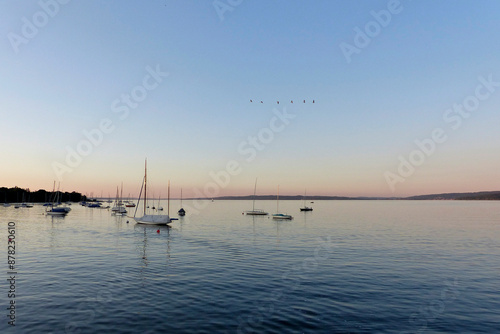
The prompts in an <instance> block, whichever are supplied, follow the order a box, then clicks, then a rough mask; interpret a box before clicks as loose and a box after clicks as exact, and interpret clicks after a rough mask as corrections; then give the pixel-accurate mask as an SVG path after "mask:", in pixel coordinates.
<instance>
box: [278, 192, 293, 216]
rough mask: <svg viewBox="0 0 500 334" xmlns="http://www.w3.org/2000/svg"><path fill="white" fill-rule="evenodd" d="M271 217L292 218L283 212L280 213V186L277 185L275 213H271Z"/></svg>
mask: <svg viewBox="0 0 500 334" xmlns="http://www.w3.org/2000/svg"><path fill="white" fill-rule="evenodd" d="M273 219H276V220H292V219H293V217H292V216H290V215H287V214H285V213H280V186H279V185H278V196H277V198H276V213H275V214H273Z"/></svg>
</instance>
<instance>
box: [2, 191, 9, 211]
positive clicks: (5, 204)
mask: <svg viewBox="0 0 500 334" xmlns="http://www.w3.org/2000/svg"><path fill="white" fill-rule="evenodd" d="M3 206H4V207H6V208H7V207H9V206H10V203H7V192H5V203H3Z"/></svg>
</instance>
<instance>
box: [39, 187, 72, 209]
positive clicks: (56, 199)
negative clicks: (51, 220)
mask: <svg viewBox="0 0 500 334" xmlns="http://www.w3.org/2000/svg"><path fill="white" fill-rule="evenodd" d="M55 188H56V181H54V187H53V189H52V193H53V194H54V198H53V200H52V204H50V209H49V207H47V208H46V209H45V213H46V214H47V215H49V216H66V215H67V214H68V212H70V211H71V208H68V207H66V206H63V207H57V206H58V205H59V204H58V203H59V201H60V198H59V196H60V193H59V186H57V192H54V190H55Z"/></svg>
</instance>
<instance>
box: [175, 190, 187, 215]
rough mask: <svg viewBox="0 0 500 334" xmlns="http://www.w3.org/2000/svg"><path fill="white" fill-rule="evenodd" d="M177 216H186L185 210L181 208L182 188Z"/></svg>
mask: <svg viewBox="0 0 500 334" xmlns="http://www.w3.org/2000/svg"><path fill="white" fill-rule="evenodd" d="M177 214H178V215H179V216H181V217H182V216H185V215H186V210H184V208H183V207H182V188H181V208H180V209H179V211H177Z"/></svg>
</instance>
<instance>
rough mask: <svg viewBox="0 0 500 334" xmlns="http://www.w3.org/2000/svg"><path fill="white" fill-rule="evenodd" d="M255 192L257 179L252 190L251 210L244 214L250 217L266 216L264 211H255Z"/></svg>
mask: <svg viewBox="0 0 500 334" xmlns="http://www.w3.org/2000/svg"><path fill="white" fill-rule="evenodd" d="M256 191H257V179H255V186H254V188H253V204H252V210H249V211H245V214H247V215H250V216H267V215H268V214H269V213H267V212H265V211H264V210H260V209H255V193H256Z"/></svg>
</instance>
